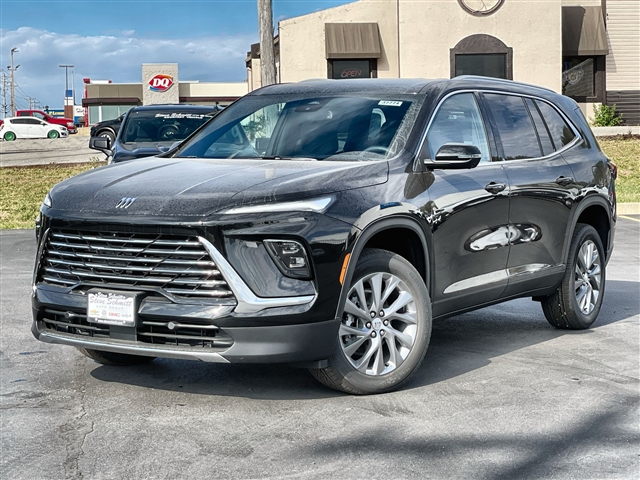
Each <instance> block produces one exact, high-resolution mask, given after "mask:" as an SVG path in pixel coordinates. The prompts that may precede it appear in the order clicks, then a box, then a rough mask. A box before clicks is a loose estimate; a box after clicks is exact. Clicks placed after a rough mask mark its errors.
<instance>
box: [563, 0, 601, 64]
mask: <svg viewBox="0 0 640 480" xmlns="http://www.w3.org/2000/svg"><path fill="white" fill-rule="evenodd" d="M608 53H609V46H608V44H607V30H606V28H605V26H604V17H603V15H602V8H601V7H562V54H563V55H564V56H591V55H607V54H608Z"/></svg>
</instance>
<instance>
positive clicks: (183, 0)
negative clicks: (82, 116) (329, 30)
mask: <svg viewBox="0 0 640 480" xmlns="http://www.w3.org/2000/svg"><path fill="white" fill-rule="evenodd" d="M352 1H354V0H335V1H331V0H273V10H274V26H275V27H276V28H277V21H278V20H279V19H283V18H290V17H295V16H299V15H304V14H307V13H311V12H314V11H317V10H322V9H325V8H330V7H334V6H337V5H343V4H345V3H351V2H352ZM258 39H259V37H258V14H257V1H256V0H199V1H191V0H172V1H167V0H154V1H147V0H110V1H107V2H105V1H99V0H67V1H50V0H0V56H1V66H2V69H3V71H4V72H5V73H8V70H7V68H6V67H7V65H10V63H11V60H10V56H9V51H10V50H11V48H13V47H17V48H18V52H16V54H15V63H16V64H19V65H20V67H19V68H18V69H17V70H16V83H17V84H18V91H17V92H16V98H17V103H18V105H19V106H20V107H26V106H27V105H28V102H27V101H26V100H25V99H24V97H26V96H31V97H34V98H36V99H37V100H38V101H40V102H41V103H42V104H46V105H49V106H50V107H52V108H57V107H61V106H62V103H63V95H64V82H65V76H64V69H62V68H59V67H58V65H60V64H73V65H75V69H74V70H75V75H74V76H75V87H76V97H77V101H78V102H79V98H80V96H81V92H82V78H84V77H89V78H93V79H111V80H113V81H114V82H117V83H125V82H139V81H140V80H141V79H140V77H141V64H142V63H154V62H177V63H179V64H180V79H181V80H200V81H242V80H244V79H245V78H246V70H245V67H244V58H245V56H246V52H247V51H248V50H249V47H250V45H251V43H255V42H257V41H258ZM70 81H71V79H70Z"/></svg>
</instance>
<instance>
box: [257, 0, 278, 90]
mask: <svg viewBox="0 0 640 480" xmlns="http://www.w3.org/2000/svg"><path fill="white" fill-rule="evenodd" d="M258 20H259V22H260V77H261V79H262V86H263V87H266V86H267V85H273V84H274V83H276V59H275V51H274V48H273V8H272V0H258Z"/></svg>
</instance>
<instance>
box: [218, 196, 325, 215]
mask: <svg viewBox="0 0 640 480" xmlns="http://www.w3.org/2000/svg"><path fill="white" fill-rule="evenodd" d="M331 202H333V197H321V198H314V199H311V200H300V201H297V202H282V203H266V204H261V205H247V206H246V207H235V208H230V209H229V210H226V211H224V212H221V213H223V214H226V215H229V214H239V213H270V212H317V213H322V212H324V211H325V210H326V209H327V208H328V207H329V205H331Z"/></svg>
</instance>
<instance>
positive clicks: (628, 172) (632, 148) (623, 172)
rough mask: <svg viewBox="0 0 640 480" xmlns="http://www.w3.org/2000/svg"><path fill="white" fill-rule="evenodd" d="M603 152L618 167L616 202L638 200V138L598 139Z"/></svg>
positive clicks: (639, 167)
mask: <svg viewBox="0 0 640 480" xmlns="http://www.w3.org/2000/svg"><path fill="white" fill-rule="evenodd" d="M598 143H599V144H600V146H601V147H602V150H603V151H604V153H606V154H607V156H608V157H609V158H610V159H611V160H612V161H613V163H615V164H616V165H617V167H618V179H617V180H616V198H617V199H618V203H631V202H640V138H638V137H637V136H636V137H633V138H628V139H626V140H623V139H611V138H605V139H598Z"/></svg>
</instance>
